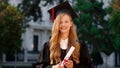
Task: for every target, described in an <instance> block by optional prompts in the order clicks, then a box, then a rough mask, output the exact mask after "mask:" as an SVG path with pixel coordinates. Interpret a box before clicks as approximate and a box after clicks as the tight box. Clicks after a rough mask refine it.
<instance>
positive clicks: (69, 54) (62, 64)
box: [61, 46, 75, 66]
mask: <svg viewBox="0 0 120 68" xmlns="http://www.w3.org/2000/svg"><path fill="white" fill-rule="evenodd" d="M74 49H75V47H73V46H71V48H70V49H69V51H68V53H67V54H66V56H65V57H64V60H63V61H62V63H61V66H64V63H65V62H67V60H68V59H69V58H70V56H71V54H72V53H73V51H74Z"/></svg>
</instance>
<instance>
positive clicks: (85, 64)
mask: <svg viewBox="0 0 120 68" xmlns="http://www.w3.org/2000/svg"><path fill="white" fill-rule="evenodd" d="M74 68H93V66H92V62H91V59H90V56H89V53H88V48H87V46H86V45H85V43H81V47H80V63H79V64H74Z"/></svg>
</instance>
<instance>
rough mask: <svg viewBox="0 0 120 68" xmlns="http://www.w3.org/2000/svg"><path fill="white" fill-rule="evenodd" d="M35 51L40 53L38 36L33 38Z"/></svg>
mask: <svg viewBox="0 0 120 68" xmlns="http://www.w3.org/2000/svg"><path fill="white" fill-rule="evenodd" d="M33 44H34V45H33V51H38V35H34V36H33Z"/></svg>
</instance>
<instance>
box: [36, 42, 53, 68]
mask: <svg viewBox="0 0 120 68" xmlns="http://www.w3.org/2000/svg"><path fill="white" fill-rule="evenodd" d="M49 55H50V51H49V42H46V43H45V44H44V45H43V48H42V50H41V51H40V54H39V59H38V62H37V65H36V68H52V65H51V64H50V59H49Z"/></svg>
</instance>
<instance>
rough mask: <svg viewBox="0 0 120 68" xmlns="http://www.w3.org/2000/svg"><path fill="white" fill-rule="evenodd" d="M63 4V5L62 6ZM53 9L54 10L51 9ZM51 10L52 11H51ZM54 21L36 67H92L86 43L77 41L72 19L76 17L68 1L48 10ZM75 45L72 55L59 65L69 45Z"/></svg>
mask: <svg viewBox="0 0 120 68" xmlns="http://www.w3.org/2000/svg"><path fill="white" fill-rule="evenodd" d="M63 6H64V7H63ZM53 9H54V10H53ZM51 11H52V12H51ZM49 12H50V13H52V16H54V15H55V16H54V17H55V19H54V18H52V19H53V21H54V23H53V27H52V36H51V38H50V41H49V42H46V43H45V44H44V46H43V49H42V50H41V52H40V56H39V60H38V62H39V65H38V66H37V67H38V68H92V63H91V60H90V57H89V54H88V50H87V47H86V45H83V44H82V43H79V42H78V37H77V34H76V31H75V26H74V23H73V19H74V18H76V17H77V15H76V13H75V12H74V11H73V9H72V7H71V6H70V4H69V2H68V1H66V2H64V3H62V4H60V5H58V6H56V7H54V8H52V9H50V10H49ZM53 13H54V14H53ZM72 46H73V47H75V50H74V51H73V53H72V55H71V56H70V58H69V59H67V60H66V62H65V63H64V66H61V62H62V61H63V59H64V57H65V55H66V54H67V53H68V50H69V49H70V48H71V47H72Z"/></svg>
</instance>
